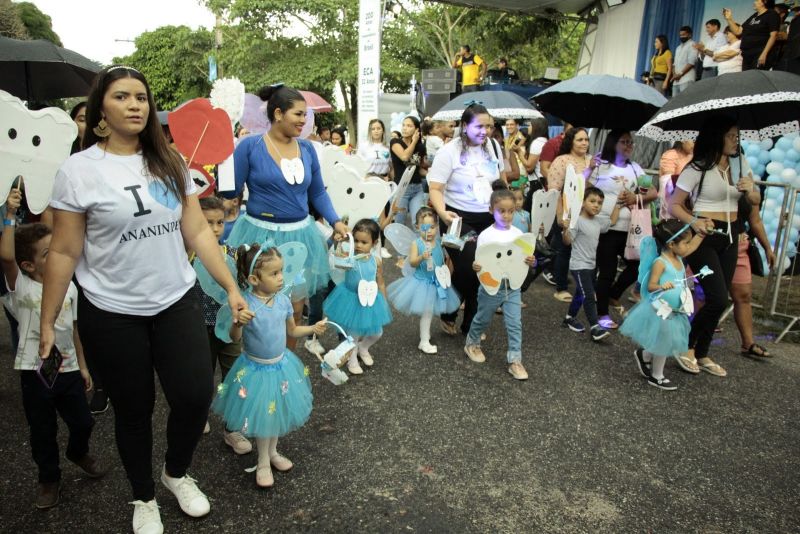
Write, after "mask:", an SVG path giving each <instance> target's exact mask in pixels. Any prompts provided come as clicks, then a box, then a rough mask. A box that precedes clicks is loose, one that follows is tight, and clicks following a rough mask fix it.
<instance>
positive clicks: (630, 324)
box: [619, 299, 691, 357]
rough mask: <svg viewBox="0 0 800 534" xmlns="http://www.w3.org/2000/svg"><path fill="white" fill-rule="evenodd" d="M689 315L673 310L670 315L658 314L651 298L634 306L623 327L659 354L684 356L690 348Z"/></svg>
mask: <svg viewBox="0 0 800 534" xmlns="http://www.w3.org/2000/svg"><path fill="white" fill-rule="evenodd" d="M690 329H691V326H690V325H689V318H688V317H687V316H686V315H685V314H683V313H679V312H673V313H671V314H670V316H669V317H667V318H666V319H662V318H661V317H659V316H658V315H656V310H655V309H653V306H652V305H651V304H650V302H649V300H647V299H642V300H641V301H640V302H639V303H638V304H637V305H636V306H634V307H633V308H632V309H631V311H630V312H628V315H627V316H625V321H624V322H623V323H622V326H621V327H620V329H619V331H620V333H621V334H622V335H624V336H626V337H628V338H630V339H632V340H633V341H635V342H636V343H637V344H638V345H639V346H640V347H642V348H643V349H644V350H646V351H647V352H650V353H652V354H655V355H657V356H675V357H677V356H680V355H681V354H684V353H686V351H687V350H689V330H690Z"/></svg>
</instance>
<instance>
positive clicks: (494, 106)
mask: <svg viewBox="0 0 800 534" xmlns="http://www.w3.org/2000/svg"><path fill="white" fill-rule="evenodd" d="M473 103H475V104H480V105H482V106H483V107H485V108H486V109H487V110H489V114H490V115H491V116H492V117H493V118H495V119H538V118H541V117H544V115H542V114H541V113H539V112H538V111H536V108H535V107H533V105H532V104H531V103H530V102H528V101H527V100H525V99H524V98H522V97H521V96H519V95H518V94H516V93H512V92H510V91H476V92H473V93H462V94H460V95H458V96H457V97H455V98H454V99H453V100H451V101H450V102H448V103H447V104H445V105H444V107H443V108H442V109H440V110H439V111H437V112H436V114H435V115H434V116H433V117H431V118H432V119H433V120H435V121H457V120H461V115H463V114H464V108H466V107H467V106H468V105H469V104H473Z"/></svg>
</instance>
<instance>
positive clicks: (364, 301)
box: [358, 280, 378, 308]
mask: <svg viewBox="0 0 800 534" xmlns="http://www.w3.org/2000/svg"><path fill="white" fill-rule="evenodd" d="M376 298H378V282H376V281H375V280H361V281H359V282H358V303H359V304H361V305H362V306H363V307H365V308H371V307H372V305H373V304H375V299H376Z"/></svg>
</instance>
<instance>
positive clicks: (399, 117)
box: [389, 111, 408, 132]
mask: <svg viewBox="0 0 800 534" xmlns="http://www.w3.org/2000/svg"><path fill="white" fill-rule="evenodd" d="M407 116H408V113H403V112H401V111H395V112H394V113H392V115H391V119H392V120H391V124H390V125H389V132H402V131H403V130H402V127H403V119H405V118H406V117H407Z"/></svg>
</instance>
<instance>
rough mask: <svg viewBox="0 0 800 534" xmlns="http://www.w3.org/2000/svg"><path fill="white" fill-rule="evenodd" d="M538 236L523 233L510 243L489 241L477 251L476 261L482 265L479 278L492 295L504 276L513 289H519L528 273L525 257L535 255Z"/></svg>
mask: <svg viewBox="0 0 800 534" xmlns="http://www.w3.org/2000/svg"><path fill="white" fill-rule="evenodd" d="M535 245H536V236H535V235H534V234H531V233H527V234H522V235H521V236H519V237H517V238H516V239H515V240H514V241H511V242H509V243H489V244H486V245H481V246H480V247H478V249H477V250H476V251H475V263H477V264H478V265H480V266H481V270H480V272H479V273H478V280H479V281H480V283H481V285H482V286H483V289H484V290H485V291H486V292H487V293H489V294H490V295H496V294H497V292H498V291H499V289H500V283H501V282H502V280H503V278H505V279H507V280H508V284H509V286H510V287H511V289H519V287H520V286H521V285H522V282H524V281H525V277H526V276H527V275H528V264H527V263H525V258H527V257H528V256H533V252H534V250H535Z"/></svg>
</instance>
